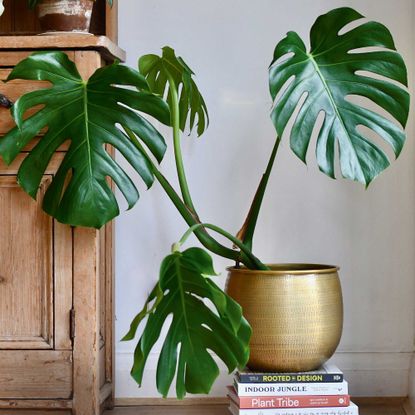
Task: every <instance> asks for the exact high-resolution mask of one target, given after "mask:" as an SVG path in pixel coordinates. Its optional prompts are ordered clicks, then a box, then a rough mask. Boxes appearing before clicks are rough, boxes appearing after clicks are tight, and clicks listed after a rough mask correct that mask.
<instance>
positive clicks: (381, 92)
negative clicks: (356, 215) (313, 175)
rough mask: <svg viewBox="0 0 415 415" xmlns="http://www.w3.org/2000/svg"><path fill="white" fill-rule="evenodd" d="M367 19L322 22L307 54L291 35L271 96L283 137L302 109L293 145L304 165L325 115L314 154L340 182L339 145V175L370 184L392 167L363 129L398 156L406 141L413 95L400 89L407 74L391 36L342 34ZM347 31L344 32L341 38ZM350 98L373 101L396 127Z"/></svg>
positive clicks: (347, 12)
mask: <svg viewBox="0 0 415 415" xmlns="http://www.w3.org/2000/svg"><path fill="white" fill-rule="evenodd" d="M362 17H363V16H362V15H361V14H359V13H358V12H356V11H354V10H353V9H350V8H340V9H335V10H333V11H331V12H329V13H327V14H325V15H323V16H320V17H319V18H318V19H317V20H316V22H315V24H314V25H313V27H312V29H311V34H310V43H311V49H310V51H309V52H307V50H306V47H305V45H304V43H303V41H302V40H301V39H300V37H299V36H298V34H297V33H294V32H289V33H288V34H287V37H286V38H284V39H283V40H282V41H281V42H280V43H279V44H278V45H277V47H276V49H275V53H274V60H273V62H272V64H271V67H270V91H271V95H272V97H273V99H274V100H275V103H274V107H273V110H272V114H271V118H272V121H273V123H274V125H275V127H276V130H277V132H278V134H279V135H280V136H281V135H282V134H283V133H284V131H285V129H286V127H287V123H288V121H289V119H290V117H291V116H292V114H293V113H294V111H295V109H296V107H297V106H298V105H299V106H300V109H299V112H298V115H297V116H296V118H295V120H294V124H293V126H292V129H291V138H290V140H291V141H290V143H291V148H292V150H293V151H294V153H295V154H296V155H297V156H298V157H299V158H300V159H301V160H303V161H304V162H305V160H306V153H307V149H308V146H309V143H310V138H311V134H312V131H313V128H314V125H315V124H316V120H317V117H318V115H319V114H320V113H324V121H323V123H322V126H321V127H320V129H319V132H318V138H317V147H316V156H317V162H318V165H319V168H320V170H322V171H323V172H324V173H325V174H327V175H329V176H331V177H334V176H335V167H334V163H335V153H336V148H337V146H338V153H339V159H340V168H341V173H342V175H343V176H344V177H346V178H348V179H352V180H356V181H359V182H362V183H364V184H366V185H368V184H369V183H370V182H371V180H373V178H374V177H376V176H377V175H378V174H379V173H380V172H381V171H382V170H384V169H385V168H386V167H387V166H388V165H389V160H388V157H387V156H386V154H385V153H384V151H383V150H382V149H381V147H380V146H379V145H378V144H376V142H375V141H373V140H371V139H369V138H368V137H367V136H366V133H365V131H364V130H363V129H362V126H363V127H367V128H369V129H370V130H372V131H373V132H375V133H376V135H378V136H380V137H381V139H383V140H384V141H385V142H386V143H388V144H389V145H390V146H391V147H392V149H393V151H394V153H395V156H396V157H397V156H398V155H399V153H400V151H401V149H402V146H403V144H404V141H405V134H404V132H403V131H402V128H400V126H402V127H404V126H405V124H406V121H407V118H408V110H409V95H408V93H407V91H406V90H405V89H403V88H402V87H400V86H399V84H402V85H406V84H407V73H406V68H405V64H404V62H403V60H402V58H401V56H400V55H399V54H398V53H397V52H395V45H394V42H393V39H392V36H391V34H390V33H389V31H388V29H387V28H386V27H385V26H383V25H382V24H380V23H376V22H365V23H362V24H360V25H357V26H356V25H355V27H354V28H352V29H350V30H347V28H345V26H346V25H348V24H349V23H351V22H354V21H355V20H358V19H361V18H362ZM344 28H345V30H344V33H339V32H341V31H342V29H344ZM363 48H372V49H363ZM373 48H375V49H373ZM287 54H292V56H288V55H287ZM285 55H287V58H286V59H285ZM363 71H364V72H363ZM379 75H380V76H379ZM393 81H395V82H393ZM303 96H305V100H304V101H303V102H302V103H300V102H301V100H302V98H303ZM352 96H360V97H364V98H365V99H369V100H371V101H373V103H375V104H376V105H377V106H379V107H381V108H382V109H383V110H384V111H385V112H386V113H389V114H390V115H391V116H392V117H393V119H394V120H396V121H397V123H396V122H392V121H391V120H390V119H388V118H387V117H386V116H385V115H383V114H381V113H379V111H378V112H375V111H373V110H371V109H369V108H367V105H365V104H364V103H363V102H362V101H360V104H357V103H356V102H355V101H354V99H355V98H352ZM398 124H400V126H399V125H398Z"/></svg>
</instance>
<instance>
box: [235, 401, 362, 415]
mask: <svg viewBox="0 0 415 415" xmlns="http://www.w3.org/2000/svg"><path fill="white" fill-rule="evenodd" d="M229 411H230V412H231V413H232V414H233V415H359V410H358V408H357V406H349V407H339V408H335V407H330V408H299V409H239V408H238V407H237V406H236V405H235V404H233V403H231V405H230V406H229Z"/></svg>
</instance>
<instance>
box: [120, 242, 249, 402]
mask: <svg viewBox="0 0 415 415" xmlns="http://www.w3.org/2000/svg"><path fill="white" fill-rule="evenodd" d="M215 275H216V273H215V271H214V270H213V263H212V258H211V257H210V255H209V254H208V253H207V252H206V251H204V250H203V249H200V248H190V249H187V250H186V251H184V252H178V251H175V252H173V253H172V254H171V255H169V256H167V257H166V258H165V259H164V261H163V263H162V264H161V268H160V277H159V282H158V283H157V285H156V287H155V289H154V290H153V292H152V293H151V294H150V296H149V298H148V301H147V303H146V305H145V306H144V308H143V310H142V311H141V312H140V313H139V314H138V315H137V317H136V318H135V319H134V320H133V322H132V324H131V328H130V331H129V333H128V334H127V335H126V336H125V337H124V340H132V339H133V338H134V337H135V334H136V331H137V327H138V325H139V323H140V322H141V321H142V320H143V319H144V318H145V317H146V315H147V314H148V320H147V323H146V326H145V329H144V334H143V335H142V336H141V338H140V340H139V342H138V344H137V347H136V349H135V353H134V366H133V369H132V371H131V375H132V376H133V378H134V379H135V380H136V381H137V383H139V384H140V385H141V382H142V379H143V372H144V367H145V364H146V361H147V358H148V355H149V353H150V351H151V349H152V348H153V346H154V344H155V342H156V341H157V340H158V338H159V337H160V334H161V329H162V328H163V325H164V324H165V323H166V320H167V319H168V317H169V316H172V319H171V322H170V323H169V326H170V327H169V330H168V333H167V335H166V338H165V340H164V344H163V347H162V350H161V353H160V358H159V362H158V365H157V388H158V391H159V392H160V393H161V394H162V395H163V396H164V397H165V396H167V394H168V392H169V389H170V386H171V384H172V382H173V379H174V376H175V374H176V371H177V376H176V393H177V397H178V398H183V397H184V396H185V395H186V392H190V393H209V391H210V388H211V386H212V384H213V382H214V381H215V379H216V378H217V376H218V375H219V368H218V365H217V363H216V362H215V360H214V358H213V357H212V355H211V354H210V351H213V352H214V353H215V354H216V355H217V356H218V357H219V358H220V359H221V360H222V361H223V362H225V363H226V365H227V367H228V369H229V372H232V371H233V370H234V369H235V368H236V367H243V366H244V365H245V364H246V363H247V361H248V357H249V346H248V344H249V339H250V337H251V328H250V327H249V324H248V323H247V321H246V320H245V319H244V318H243V316H242V309H241V307H240V306H239V305H238V304H237V303H236V302H235V301H234V300H232V299H231V298H230V297H229V296H228V295H226V294H225V293H224V292H223V291H222V290H221V289H220V288H219V287H218V286H217V285H216V284H215V283H214V282H213V281H212V280H211V278H209V277H210V276H215ZM204 300H210V302H211V303H212V304H213V306H214V310H212V309H211V308H210V307H208V306H207V305H206V303H205V302H204ZM153 301H154V305H153V306H152V307H150V304H151V303H152V302H153Z"/></svg>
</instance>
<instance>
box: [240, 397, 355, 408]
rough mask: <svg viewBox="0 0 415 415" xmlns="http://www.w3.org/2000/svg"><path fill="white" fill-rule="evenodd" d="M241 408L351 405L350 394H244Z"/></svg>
mask: <svg viewBox="0 0 415 415" xmlns="http://www.w3.org/2000/svg"><path fill="white" fill-rule="evenodd" d="M238 400H239V402H238V403H239V407H240V408H241V409H269V408H271V409H275V408H323V407H324V408H325V407H330V406H331V407H340V406H349V404H350V398H349V395H329V396H279V397H265V396H256V397H254V396H243V397H240V398H239V399H238Z"/></svg>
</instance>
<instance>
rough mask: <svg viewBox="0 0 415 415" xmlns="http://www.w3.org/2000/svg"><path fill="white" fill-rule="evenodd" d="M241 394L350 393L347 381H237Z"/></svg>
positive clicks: (297, 394)
mask: <svg viewBox="0 0 415 415" xmlns="http://www.w3.org/2000/svg"><path fill="white" fill-rule="evenodd" d="M235 389H236V391H237V392H238V395H239V396H289V395H293V396H304V395H348V393H349V388H348V384H347V382H346V381H344V382H339V383H334V382H330V383H273V384H269V383H236V384H235Z"/></svg>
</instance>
